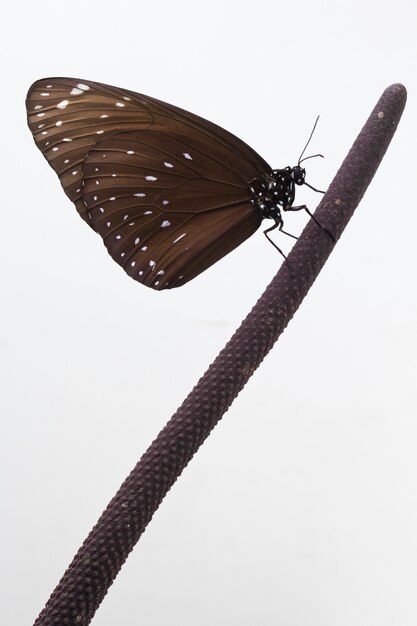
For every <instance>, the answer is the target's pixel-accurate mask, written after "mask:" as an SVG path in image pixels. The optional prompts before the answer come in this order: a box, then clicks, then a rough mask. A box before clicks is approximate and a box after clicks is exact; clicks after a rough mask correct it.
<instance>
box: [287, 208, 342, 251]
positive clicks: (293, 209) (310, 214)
mask: <svg viewBox="0 0 417 626" xmlns="http://www.w3.org/2000/svg"><path fill="white" fill-rule="evenodd" d="M283 210H284V211H305V212H306V213H307V215H309V216H310V217H311V219H312V220H313V222H316V224H317V226H319V227H320V228H321V229H322V230H324V231H325V232H326V233H327V234H328V235H329V237H330V239H331V240H332V241H333V242H335V241H336V240H335V238H334V236H333V234H332V233H331V232H330V230H327V228H325V227H324V226H322V225H321V224H320V222H319V221H318V220H316V218H315V217H314V215H313V213H312V212H311V211H310V209H309V208H308V207H307V206H306V205H305V204H301V205H300V206H291V207H288V208H284V207H283Z"/></svg>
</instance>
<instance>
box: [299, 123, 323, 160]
mask: <svg viewBox="0 0 417 626" xmlns="http://www.w3.org/2000/svg"><path fill="white" fill-rule="evenodd" d="M319 118H320V115H318V116H317V118H316V121H315V122H314V126H313V130H312V131H311V133H310V137H309V138H308V141H307V143H306V145H305V146H304V150H303V151H302V153H301V154H300V158H299V159H298V165H300V163H301V158H302V156H303V154H304V152H305V151H306V150H307V147H308V144H309V143H310V141H311V138H312V136H313V133H314V131H315V130H316V126H317V122H318V121H319Z"/></svg>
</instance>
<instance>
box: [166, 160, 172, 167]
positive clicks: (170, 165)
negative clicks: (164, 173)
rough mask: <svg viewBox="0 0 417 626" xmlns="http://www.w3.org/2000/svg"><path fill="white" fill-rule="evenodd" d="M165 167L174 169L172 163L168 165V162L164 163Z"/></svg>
mask: <svg viewBox="0 0 417 626" xmlns="http://www.w3.org/2000/svg"><path fill="white" fill-rule="evenodd" d="M164 165H165V167H174V166H173V165H172V163H168V161H164Z"/></svg>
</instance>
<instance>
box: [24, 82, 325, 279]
mask: <svg viewBox="0 0 417 626" xmlns="http://www.w3.org/2000/svg"><path fill="white" fill-rule="evenodd" d="M26 106H27V113H28V124H29V128H30V130H31V132H32V134H33V136H34V139H35V142H36V145H37V146H38V148H39V149H40V150H41V152H42V154H43V155H44V156H45V158H46V159H47V161H48V162H49V164H50V165H51V167H53V169H54V170H55V171H56V173H57V174H58V176H59V178H60V181H61V184H62V186H63V188H64V191H65V193H66V194H67V196H68V197H69V198H70V199H71V200H72V201H73V202H74V204H75V206H76V208H77V211H78V213H79V214H80V215H81V217H82V218H83V219H84V220H85V221H86V222H87V223H88V224H89V225H90V226H91V227H92V228H93V229H94V230H95V231H96V232H97V233H98V234H99V235H101V237H102V238H103V241H104V243H105V245H106V247H107V250H108V251H109V253H110V255H111V256H112V257H113V259H114V260H115V261H117V263H119V265H121V266H122V267H123V269H124V270H125V271H126V272H127V274H129V276H131V277H132V278H134V279H135V280H138V281H139V282H141V283H143V284H144V285H147V286H148V287H152V288H153V289H171V288H173V287H179V286H181V285H184V284H185V283H186V282H188V281H189V280H191V279H192V278H194V277H195V276H197V275H198V274H200V272H202V271H204V270H205V269H207V268H208V267H210V265H212V264H213V263H215V262H216V261H218V260H219V259H221V258H222V257H223V256H224V255H225V254H227V253H228V252H230V251H231V250H233V249H234V248H235V247H237V246H238V245H239V244H241V243H242V242H243V241H244V240H245V239H247V238H248V237H249V236H250V235H252V233H254V232H255V231H256V230H257V229H258V227H259V226H260V224H261V222H262V220H263V219H264V218H271V219H273V220H274V224H273V225H272V226H271V227H270V228H268V229H267V230H266V231H265V234H266V235H267V233H268V232H270V231H271V230H273V229H274V228H279V229H280V230H281V231H282V226H283V220H282V216H281V211H288V210H299V209H305V210H307V209H306V207H305V206H301V207H295V206H293V203H294V197H295V185H303V184H306V185H307V183H306V182H305V169H304V168H302V167H300V163H301V157H300V159H299V161H298V164H297V165H296V166H295V167H286V168H284V169H280V170H272V168H271V167H270V166H269V165H268V164H267V163H266V162H265V161H264V160H263V159H262V158H261V157H260V156H259V155H258V154H257V153H256V152H255V151H254V150H252V148H250V147H249V146H248V145H247V144H245V143H244V142H243V141H241V140H240V139H238V138H237V137H235V136H234V135H232V134H231V133H229V132H228V131H226V130H224V129H222V128H220V127H219V126H216V125H215V124H213V123H211V122H208V121H207V120H204V119H202V118H201V117H198V116H197V115H193V114H192V113H188V112H186V111H183V110H182V109H179V108H177V107H175V106H172V105H170V104H166V103H164V102H160V101H159V100H155V99H154V98H150V97H148V96H144V95H141V94H138V93H134V92H132V91H127V90H125V89H120V88H117V87H111V86H109V85H103V84H100V83H94V82H91V81H86V80H81V79H76V78H46V79H42V80H39V81H37V82H36V83H34V84H33V85H32V87H31V88H30V90H29V93H28V96H27V100H26ZM313 130H314V129H313ZM310 138H311V135H310ZM307 143H308V142H307ZM304 150H305V148H304ZM304 150H303V153H304ZM303 153H302V154H303ZM301 156H302V155H301ZM307 158H310V157H307ZM303 160H304V159H303ZM308 186H309V187H311V186H310V185H308ZM312 189H314V188H313V187H312ZM283 232H285V231H283ZM287 234H288V233H287ZM267 236H268V235H267ZM268 239H269V237H268ZM273 245H275V244H273ZM275 247H277V246H275ZM278 250H279V248H278Z"/></svg>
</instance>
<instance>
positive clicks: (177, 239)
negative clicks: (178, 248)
mask: <svg viewBox="0 0 417 626" xmlns="http://www.w3.org/2000/svg"><path fill="white" fill-rule="evenodd" d="M186 234H187V233H182V235H180V236H179V237H177V238H176V239H174V241H173V242H172V243H177V241H179V240H180V239H182V238H183V237H185V235H186Z"/></svg>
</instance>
